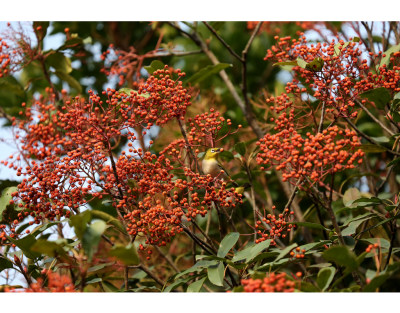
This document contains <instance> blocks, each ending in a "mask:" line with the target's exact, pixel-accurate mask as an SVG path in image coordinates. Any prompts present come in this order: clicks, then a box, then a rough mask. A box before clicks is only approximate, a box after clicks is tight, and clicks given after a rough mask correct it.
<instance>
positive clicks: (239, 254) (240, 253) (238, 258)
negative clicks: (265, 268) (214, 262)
mask: <svg viewBox="0 0 400 313" xmlns="http://www.w3.org/2000/svg"><path fill="white" fill-rule="evenodd" d="M254 246H255V243H254V242H252V243H249V244H248V245H247V246H246V248H244V249H243V250H241V251H237V252H236V253H235V255H234V256H233V258H232V262H238V261H242V260H246V258H247V256H248V255H249V254H250V251H251V249H252V248H253V247H254Z"/></svg>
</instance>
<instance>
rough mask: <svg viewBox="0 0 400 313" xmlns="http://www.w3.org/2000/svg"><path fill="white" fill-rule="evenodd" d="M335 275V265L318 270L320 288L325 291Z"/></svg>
mask: <svg viewBox="0 0 400 313" xmlns="http://www.w3.org/2000/svg"><path fill="white" fill-rule="evenodd" d="M334 276H335V269H334V268H333V267H324V268H322V269H321V270H320V271H319V272H318V276H317V285H318V287H319V289H321V290H322V291H325V290H326V289H327V288H328V287H329V285H330V284H331V282H332V280H333V277H334Z"/></svg>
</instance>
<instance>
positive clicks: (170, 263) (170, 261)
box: [154, 245, 180, 273]
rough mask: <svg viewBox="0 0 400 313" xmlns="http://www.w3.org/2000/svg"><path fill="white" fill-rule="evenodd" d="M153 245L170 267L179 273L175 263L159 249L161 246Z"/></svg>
mask: <svg viewBox="0 0 400 313" xmlns="http://www.w3.org/2000/svg"><path fill="white" fill-rule="evenodd" d="M154 247H155V248H156V250H157V252H158V253H159V254H160V255H161V256H162V257H163V258H164V259H165V260H166V261H167V262H168V264H169V265H171V267H172V268H173V270H174V271H175V272H176V273H179V272H180V270H179V268H178V267H177V266H176V265H175V263H174V261H172V259H171V257H170V256H169V255H167V254H165V253H164V252H163V251H162V250H161V248H160V247H159V246H157V245H155V246H154Z"/></svg>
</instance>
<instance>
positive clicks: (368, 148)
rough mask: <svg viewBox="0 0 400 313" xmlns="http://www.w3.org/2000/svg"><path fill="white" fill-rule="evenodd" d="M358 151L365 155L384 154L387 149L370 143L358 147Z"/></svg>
mask: <svg viewBox="0 0 400 313" xmlns="http://www.w3.org/2000/svg"><path fill="white" fill-rule="evenodd" d="M360 149H361V150H362V151H364V152H365V153H381V152H385V151H386V150H387V149H385V147H381V146H377V145H374V144H371V143H365V144H362V145H361V146H360Z"/></svg>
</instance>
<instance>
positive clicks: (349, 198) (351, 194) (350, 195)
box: [343, 188, 361, 208]
mask: <svg viewBox="0 0 400 313" xmlns="http://www.w3.org/2000/svg"><path fill="white" fill-rule="evenodd" d="M359 198H361V192H360V190H358V189H357V188H349V189H347V190H346V191H345V193H344V195H343V204H344V206H346V207H349V208H354V207H356V205H353V202H354V201H355V200H357V199H359Z"/></svg>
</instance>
